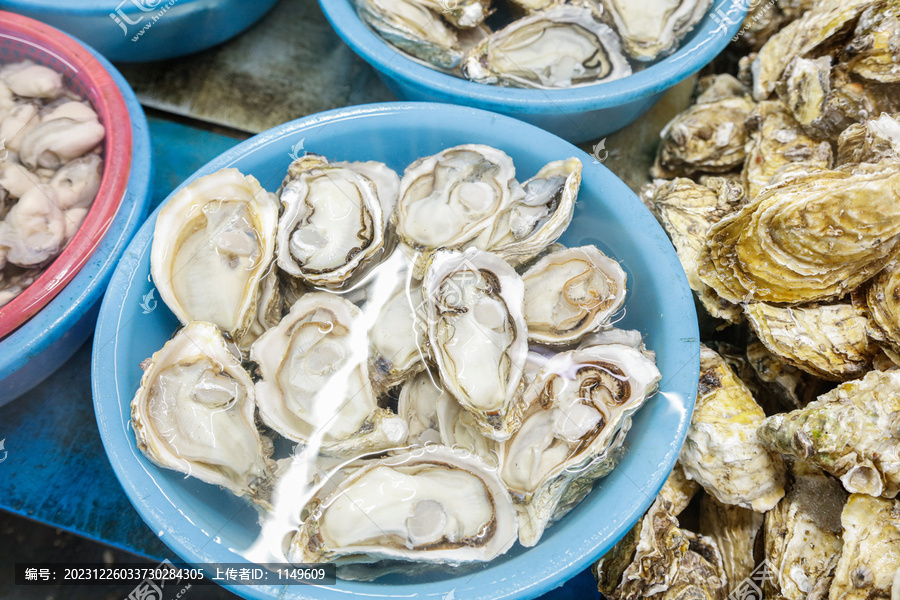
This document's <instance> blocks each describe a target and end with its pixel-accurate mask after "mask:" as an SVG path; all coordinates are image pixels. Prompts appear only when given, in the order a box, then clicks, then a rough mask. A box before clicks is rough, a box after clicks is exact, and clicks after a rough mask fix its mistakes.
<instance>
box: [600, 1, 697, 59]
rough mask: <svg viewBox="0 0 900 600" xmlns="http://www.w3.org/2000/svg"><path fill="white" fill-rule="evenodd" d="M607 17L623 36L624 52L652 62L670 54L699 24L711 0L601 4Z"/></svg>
mask: <svg viewBox="0 0 900 600" xmlns="http://www.w3.org/2000/svg"><path fill="white" fill-rule="evenodd" d="M602 2H603V6H604V7H605V8H606V12H605V13H604V15H605V16H607V17H608V18H609V19H610V20H611V21H612V23H613V24H614V25H615V28H616V31H618V32H619V35H620V36H622V43H623V45H624V46H625V51H626V52H628V54H629V55H630V56H631V57H632V58H635V59H637V60H640V61H651V60H656V59H657V58H659V57H661V56H666V55H668V54H671V53H672V52H674V51H675V50H676V49H677V48H678V43H679V42H680V41H681V39H682V38H683V37H684V36H686V35H687V34H688V32H689V31H690V30H691V29H693V28H694V26H695V25H696V24H697V23H699V22H700V20H701V19H702V18H703V16H704V15H705V14H706V11H707V10H709V7H710V6H711V5H712V0H652V1H650V2H634V1H632V0H602Z"/></svg>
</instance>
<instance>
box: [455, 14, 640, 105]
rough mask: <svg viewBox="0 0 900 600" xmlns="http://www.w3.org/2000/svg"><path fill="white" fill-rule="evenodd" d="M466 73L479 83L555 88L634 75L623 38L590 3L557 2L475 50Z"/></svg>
mask: <svg viewBox="0 0 900 600" xmlns="http://www.w3.org/2000/svg"><path fill="white" fill-rule="evenodd" d="M461 69H462V74H463V75H464V76H465V77H466V78H468V79H471V80H472V81H476V82H478V83H490V84H499V85H505V86H513V87H525V88H538V89H553V88H569V87H574V86H578V85H586V84H591V83H596V82H598V81H612V80H614V79H620V78H622V77H626V76H628V75H631V66H630V65H629V64H628V61H627V60H626V59H625V57H624V56H623V55H622V50H621V47H620V45H619V39H618V37H617V36H616V34H615V32H614V31H613V30H612V29H610V28H609V27H608V26H606V25H604V24H602V23H599V22H598V21H597V20H595V19H594V13H593V11H591V10H590V9H587V8H581V7H578V6H568V5H563V6H553V7H551V8H549V9H547V10H545V11H541V12H538V13H535V14H533V15H531V16H528V17H525V18H522V19H519V20H517V21H514V22H513V23H511V24H510V25H507V26H506V27H505V28H503V29H501V30H500V31H497V32H495V33H493V34H491V35H490V36H489V37H488V38H487V39H486V40H484V41H483V42H482V43H480V44H478V45H477V46H476V47H475V48H473V49H472V50H471V51H469V53H468V55H467V56H466V58H465V60H464V62H463V64H462V66H461Z"/></svg>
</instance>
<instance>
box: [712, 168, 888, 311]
mask: <svg viewBox="0 0 900 600" xmlns="http://www.w3.org/2000/svg"><path fill="white" fill-rule="evenodd" d="M898 194H900V170H898V169H897V167H896V166H895V165H894V166H892V165H890V164H889V163H881V164H879V165H858V166H856V167H853V168H850V167H842V168H840V169H838V170H835V171H820V172H818V173H810V174H807V175H797V176H795V177H793V178H792V179H789V180H786V181H784V182H782V183H780V184H777V185H771V186H769V187H767V188H766V189H765V190H763V191H762V192H761V193H760V194H759V195H758V196H757V197H756V198H755V199H754V200H753V202H752V203H751V204H748V205H747V206H745V207H744V208H742V209H741V210H740V212H738V213H737V214H735V215H732V216H729V217H726V218H724V219H722V220H721V221H719V222H718V223H717V224H716V225H714V226H713V228H712V229H711V230H710V232H709V236H708V240H707V244H706V246H705V247H704V248H703V250H701V252H700V256H699V259H698V260H699V261H700V265H701V266H700V268H699V274H700V279H702V280H703V281H704V282H705V283H706V284H708V285H709V286H710V287H712V288H713V289H714V290H716V292H717V293H718V294H719V295H720V296H722V297H723V298H725V299H726V300H730V301H732V302H744V301H749V300H755V301H761V302H785V303H801V302H813V301H818V300H825V299H829V298H837V297H840V296H842V295H843V294H844V293H846V292H847V291H849V290H852V289H854V288H856V287H857V286H859V284H861V283H863V282H864V281H866V280H868V279H869V278H870V277H872V276H873V275H874V274H875V273H877V272H878V271H880V270H881V269H882V267H884V266H885V265H886V264H887V263H888V262H890V261H891V259H892V258H894V256H895V255H896V254H897V253H898V252H900V202H898V201H897V198H898Z"/></svg>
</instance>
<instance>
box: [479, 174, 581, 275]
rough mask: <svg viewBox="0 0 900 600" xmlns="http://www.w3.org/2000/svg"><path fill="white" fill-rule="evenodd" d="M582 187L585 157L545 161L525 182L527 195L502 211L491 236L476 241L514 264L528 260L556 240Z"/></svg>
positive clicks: (520, 263) (571, 213) (568, 218)
mask: <svg viewBox="0 0 900 600" xmlns="http://www.w3.org/2000/svg"><path fill="white" fill-rule="evenodd" d="M580 187H581V161H580V160H578V159H577V158H570V159H568V160H558V161H554V162H551V163H549V164H547V165H545V166H544V167H543V168H542V169H541V170H540V171H538V173H537V175H535V176H534V177H532V178H531V179H529V180H528V181H526V182H525V183H524V184H522V190H523V191H524V192H525V196H524V197H523V198H521V199H518V200H516V201H513V202H512V204H510V206H509V208H507V209H506V210H505V211H503V212H502V213H500V214H499V215H498V217H497V221H496V223H495V224H494V227H493V228H492V229H491V233H490V237H489V238H488V239H487V241H486V242H484V241H483V238H479V239H478V240H476V241H475V245H476V246H478V247H479V248H483V249H485V250H489V251H491V252H493V253H494V254H496V255H498V256H499V257H500V258H502V259H503V260H505V261H506V262H508V263H509V264H510V265H512V266H513V267H518V266H519V265H522V264H524V263H527V262H528V261H530V260H531V259H533V258H534V257H536V256H537V255H539V254H540V253H541V252H544V251H545V250H546V249H547V247H548V246H550V245H551V244H553V243H554V242H555V241H556V240H557V239H558V238H559V236H560V235H562V233H563V231H565V230H566V228H567V227H568V226H569V223H571V222H572V215H573V214H574V211H575V200H576V199H577V198H578V190H579V188H580Z"/></svg>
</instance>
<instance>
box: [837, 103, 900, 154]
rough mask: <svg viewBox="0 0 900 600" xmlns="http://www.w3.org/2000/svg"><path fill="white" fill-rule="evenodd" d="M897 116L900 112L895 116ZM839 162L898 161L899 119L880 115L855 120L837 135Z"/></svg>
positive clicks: (899, 152) (899, 148) (899, 145)
mask: <svg viewBox="0 0 900 600" xmlns="http://www.w3.org/2000/svg"><path fill="white" fill-rule="evenodd" d="M898 116H900V115H898ZM837 144H838V150H837V162H838V164H839V165H846V164H859V163H864V162H865V163H877V162H881V161H882V160H884V159H890V160H895V161H898V160H900V121H898V120H897V117H896V116H891V115H888V114H882V115H881V116H880V117H878V118H877V119H870V120H868V121H865V122H863V123H855V124H853V125H851V126H850V127H848V128H847V129H845V130H844V131H843V132H842V133H841V136H840V137H839V138H838V142H837Z"/></svg>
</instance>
